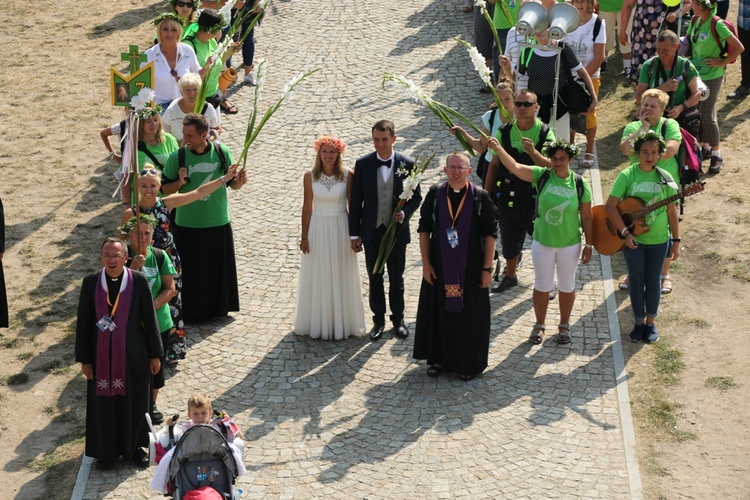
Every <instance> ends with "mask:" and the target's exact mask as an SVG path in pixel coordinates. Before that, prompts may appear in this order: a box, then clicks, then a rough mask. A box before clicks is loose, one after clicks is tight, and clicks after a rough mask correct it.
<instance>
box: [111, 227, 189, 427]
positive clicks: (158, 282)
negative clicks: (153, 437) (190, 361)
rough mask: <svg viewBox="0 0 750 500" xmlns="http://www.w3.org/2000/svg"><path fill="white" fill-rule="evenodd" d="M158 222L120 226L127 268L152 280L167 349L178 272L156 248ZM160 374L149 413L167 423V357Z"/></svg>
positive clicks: (162, 358) (154, 378) (161, 359)
mask: <svg viewBox="0 0 750 500" xmlns="http://www.w3.org/2000/svg"><path fill="white" fill-rule="evenodd" d="M157 224H158V222H157V221H156V218H154V216H153V215H149V214H141V216H140V218H139V219H136V218H135V217H131V218H130V219H129V220H128V221H127V222H125V224H123V225H122V226H121V227H120V234H121V235H122V236H124V237H125V239H126V241H127V242H128V262H127V266H128V267H129V268H130V269H132V270H133V271H141V272H142V273H143V274H145V275H146V279H148V284H149V287H150V288H151V298H152V299H153V301H154V310H155V311H156V321H157V323H158V324H159V332H160V334H161V343H162V346H166V345H167V342H168V338H169V335H170V333H171V332H172V331H173V330H174V323H173V321H172V316H171V314H170V311H169V301H170V300H171V299H172V298H173V297H174V296H175V295H177V291H176V290H175V285H174V277H175V274H177V272H176V271H175V268H174V265H173V264H172V261H171V260H170V259H167V258H166V256H165V255H164V252H163V250H158V249H154V248H153V247H152V246H151V245H152V241H153V235H154V228H155V227H156V226H157ZM159 362H160V365H159V371H158V372H157V373H155V374H153V376H152V379H151V407H150V410H149V413H150V414H151V420H152V421H153V422H154V423H155V424H160V423H162V422H163V421H164V415H163V414H162V413H161V412H160V411H159V409H158V408H157V406H156V399H157V398H158V396H159V389H161V388H162V387H164V362H165V356H160V357H159Z"/></svg>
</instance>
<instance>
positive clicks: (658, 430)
mask: <svg viewBox="0 0 750 500" xmlns="http://www.w3.org/2000/svg"><path fill="white" fill-rule="evenodd" d="M165 5H166V2H165V1H159V2H153V3H149V2H138V1H135V0H125V1H123V2H114V3H97V2H93V3H92V2H75V1H72V0H59V1H57V2H51V1H49V0H40V1H39V2H34V3H28V2H21V1H20V0H10V1H9V2H6V8H7V12H9V13H10V12H12V13H13V14H14V15H13V16H12V20H13V21H12V22H9V23H6V25H5V28H4V30H3V31H2V32H1V33H0V41H2V43H3V46H4V47H6V51H5V57H4V58H3V59H2V60H1V61H0V95H1V96H2V97H0V120H1V121H0V123H2V125H0V127H2V134H3V147H2V149H1V150H0V195H1V196H2V199H3V203H4V205H5V210H6V223H7V225H8V228H7V236H8V245H7V250H6V254H5V257H4V261H3V263H4V267H5V272H6V284H7V287H8V292H9V296H10V301H11V308H12V309H11V311H12V323H11V328H10V329H9V330H7V331H3V332H2V338H0V409H1V412H2V418H0V422H1V423H0V439H1V440H2V442H3V446H2V449H3V450H4V451H5V453H3V454H2V457H1V458H0V464H1V467H2V470H3V473H2V474H0V491H2V492H3V495H2V496H3V497H6V498H7V497H17V498H42V497H44V498H69V496H70V492H71V491H72V488H73V484H74V482H75V473H76V471H77V469H78V465H79V463H80V457H81V454H82V451H83V443H82V438H81V436H82V421H83V416H84V408H83V393H84V384H83V380H82V377H81V376H80V375H79V368H78V366H77V364H75V363H74V362H73V358H72V350H73V349H72V339H73V337H72V332H73V330H72V329H73V323H74V319H73V318H74V316H75V305H76V303H77V298H78V286H79V283H80V279H81V277H82V276H84V275H85V274H87V273H89V272H90V271H91V270H92V269H95V268H96V267H97V266H98V259H97V257H96V252H92V249H93V248H95V247H96V245H97V243H98V242H99V241H101V238H102V237H103V236H104V235H109V234H111V233H112V230H113V228H114V227H115V226H116V224H117V223H118V220H119V211H118V208H119V205H118V203H116V202H115V201H113V200H112V199H111V198H110V197H109V195H110V194H111V192H112V191H113V190H114V183H113V180H112V176H111V171H112V169H113V167H112V165H111V164H109V163H108V161H107V160H106V159H105V157H104V154H103V153H104V149H103V147H102V145H101V144H100V143H99V139H98V132H99V130H101V129H102V128H104V127H106V126H109V125H111V124H112V123H115V122H117V121H119V120H120V114H119V113H118V112H117V110H113V109H112V108H111V106H110V105H109V94H108V93H109V88H108V73H107V69H108V68H109V67H110V66H111V65H113V64H114V65H115V66H117V67H118V68H120V69H123V68H124V64H122V63H120V62H119V57H118V54H119V52H121V51H124V50H125V49H126V47H127V46H128V45H129V44H131V43H135V44H138V45H139V46H141V47H146V46H147V45H148V43H149V40H150V37H151V36H152V29H151V27H150V26H149V25H148V24H147V21H148V20H150V19H152V18H153V17H154V16H155V14H156V13H157V12H159V11H162V10H164V8H165ZM735 8H736V7H735ZM735 12H736V11H735ZM733 15H734V16H736V14H733ZM618 64H619V63H618V61H617V60H613V61H612V63H611V66H610V67H611V68H613V69H612V70H611V71H610V72H609V73H607V74H606V75H605V81H604V87H603V89H602V94H601V98H602V106H601V108H600V109H601V111H600V116H601V118H600V127H599V131H600V132H599V135H600V140H599V143H598V149H599V160H600V163H601V165H602V167H601V168H602V170H603V178H604V184H605V187H604V190H605V191H607V190H608V187H609V185H611V182H612V181H613V180H614V177H615V175H616V173H617V172H618V171H619V170H620V169H621V168H622V167H623V166H624V161H623V158H622V156H620V154H619V150H618V149H617V144H618V143H619V138H620V134H621V131H622V128H623V127H624V125H625V124H626V123H627V121H628V120H629V118H628V117H629V116H630V115H631V111H632V109H633V106H632V105H631V104H630V103H631V101H632V95H631V94H632V92H631V91H630V89H628V88H626V87H624V86H622V85H618V84H617V82H618V81H619V78H618V77H617V75H616V70H615V68H617V67H618ZM738 72H739V67H738V66H735V67H732V68H730V71H729V78H728V81H727V83H725V85H724V89H723V90H724V91H723V92H722V94H726V93H727V92H728V91H729V90H731V89H733V88H734V87H735V86H736V84H737V82H738ZM719 106H720V111H719V116H720V120H721V127H722V136H723V137H724V138H725V140H724V142H723V148H722V149H723V152H724V155H725V158H726V159H727V161H726V166H725V171H724V172H723V173H722V174H721V175H719V176H716V177H714V178H711V179H708V180H707V190H706V193H705V195H703V196H702V197H701V198H699V199H696V200H695V201H691V202H690V204H689V205H688V207H687V217H686V219H685V223H684V226H683V227H684V230H683V233H682V235H683V238H684V241H683V245H684V247H685V252H684V254H683V257H682V258H681V259H680V261H679V262H678V263H675V265H674V266H673V275H674V278H675V279H674V281H675V290H674V292H673V293H672V294H671V295H670V296H668V297H666V298H665V300H664V302H663V308H662V316H661V319H660V325H661V332H662V336H663V342H662V343H660V344H657V345H654V346H642V345H631V344H630V343H627V342H626V343H625V344H626V345H625V350H626V355H627V368H628V372H629V375H630V389H631V395H632V400H633V408H634V415H635V421H636V426H637V438H638V450H639V456H640V459H641V471H642V472H643V480H644V485H645V492H646V497H647V498H660V497H662V498H709V497H713V498H748V497H750V481H749V480H748V479H747V478H748V474H747V472H748V470H747V469H748V464H750V456H748V451H747V448H748V447H747V446H746V445H747V443H748V442H750V440H749V439H748V438H749V437H750V436H748V430H747V427H746V426H745V425H743V424H744V422H743V417H744V415H743V412H742V409H743V408H746V407H747V404H746V401H747V400H748V399H749V398H748V396H750V394H748V392H749V391H750V380H748V373H747V370H746V365H747V359H748V354H750V352H748V351H749V348H748V343H747V340H746V335H745V328H746V327H747V326H748V325H750V321H748V314H749V313H748V310H747V308H746V307H745V306H744V304H745V302H746V301H745V300H744V299H745V297H747V296H748V292H750V256H749V255H748V245H747V243H746V242H747V241H748V228H749V227H750V225H749V224H748V222H750V219H748V215H747V205H748V204H749V203H750V198H748V194H747V189H746V187H745V182H744V181H745V178H744V172H743V170H744V168H745V165H746V155H747V154H748V152H749V151H748V148H747V146H746V144H747V137H748V136H750V126H748V124H747V123H746V122H745V120H746V118H747V115H748V109H749V108H750V99H748V100H746V101H745V102H744V103H741V104H739V105H735V104H733V103H727V102H725V100H724V99H723V97H722V99H720V101H719ZM613 262H614V263H615V266H616V268H615V275H616V276H617V275H619V274H622V273H624V268H623V266H622V265H621V263H620V262H621V261H620V259H619V258H615V259H613ZM618 300H619V304H620V309H621V324H622V329H623V331H628V328H629V326H630V322H631V320H630V314H629V311H628V303H627V298H626V296H625V295H624V294H623V293H622V292H618Z"/></svg>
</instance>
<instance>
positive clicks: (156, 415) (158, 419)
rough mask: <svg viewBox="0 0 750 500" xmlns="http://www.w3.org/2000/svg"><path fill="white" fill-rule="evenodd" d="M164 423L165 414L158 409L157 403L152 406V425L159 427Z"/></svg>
mask: <svg viewBox="0 0 750 500" xmlns="http://www.w3.org/2000/svg"><path fill="white" fill-rule="evenodd" d="M162 422H164V414H163V413H162V412H160V411H159V408H157V407H156V403H154V404H153V405H152V406H151V423H153V424H154V425H159V424H161V423H162Z"/></svg>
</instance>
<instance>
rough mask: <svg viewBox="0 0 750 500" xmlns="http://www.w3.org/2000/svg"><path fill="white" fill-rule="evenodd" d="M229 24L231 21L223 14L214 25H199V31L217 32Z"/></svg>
mask: <svg viewBox="0 0 750 500" xmlns="http://www.w3.org/2000/svg"><path fill="white" fill-rule="evenodd" d="M228 25H229V23H227V20H226V19H224V17H223V16H219V21H218V22H217V23H216V24H214V25H213V26H208V27H204V26H200V25H199V26H198V31H201V32H203V33H216V32H217V31H221V30H223V29H224V28H226V27H227V26H228Z"/></svg>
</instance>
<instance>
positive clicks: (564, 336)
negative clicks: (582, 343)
mask: <svg viewBox="0 0 750 500" xmlns="http://www.w3.org/2000/svg"><path fill="white" fill-rule="evenodd" d="M563 331H566V332H568V333H563ZM555 341H556V342H557V343H558V344H570V323H560V324H559V325H557V337H555Z"/></svg>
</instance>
